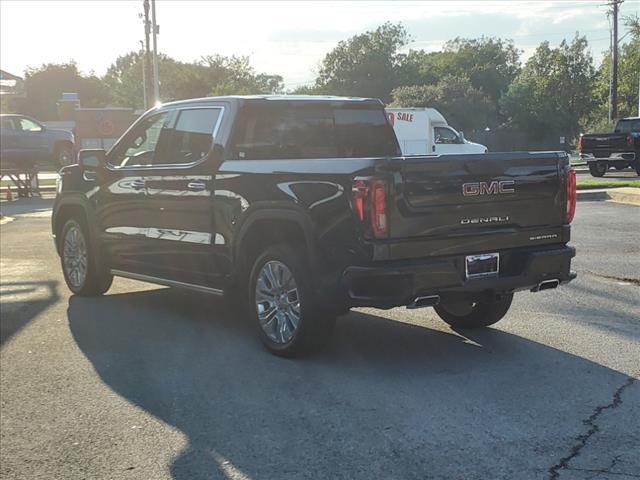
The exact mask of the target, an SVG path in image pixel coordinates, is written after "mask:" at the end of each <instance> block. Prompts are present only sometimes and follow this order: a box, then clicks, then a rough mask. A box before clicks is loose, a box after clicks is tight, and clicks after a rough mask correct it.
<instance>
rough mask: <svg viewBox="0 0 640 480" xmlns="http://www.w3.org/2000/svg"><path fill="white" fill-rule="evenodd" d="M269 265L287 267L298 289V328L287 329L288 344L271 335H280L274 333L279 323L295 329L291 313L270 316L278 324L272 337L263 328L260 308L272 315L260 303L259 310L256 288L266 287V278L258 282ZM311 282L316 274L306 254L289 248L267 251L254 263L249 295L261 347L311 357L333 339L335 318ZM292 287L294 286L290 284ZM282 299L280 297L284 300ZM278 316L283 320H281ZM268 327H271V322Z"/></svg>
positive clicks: (274, 247) (276, 353)
mask: <svg viewBox="0 0 640 480" xmlns="http://www.w3.org/2000/svg"><path fill="white" fill-rule="evenodd" d="M267 264H270V265H279V264H282V265H284V266H285V267H286V268H287V269H288V273H289V274H291V276H292V278H293V281H294V283H293V285H295V286H296V287H297V289H296V295H295V297H294V300H295V299H296V298H297V302H298V303H297V305H298V308H297V312H298V317H297V319H298V320H297V327H294V328H289V329H288V330H289V331H292V332H293V333H292V336H291V337H290V338H289V339H288V340H287V339H284V338H280V340H278V341H276V340H274V338H272V337H271V336H270V334H275V335H276V336H277V335H278V334H277V333H274V332H275V330H277V329H278V325H280V323H285V324H286V325H288V326H290V327H293V326H294V323H293V322H292V321H291V318H294V317H292V316H289V314H288V313H282V314H281V313H280V312H281V311H280V310H277V309H276V311H277V313H276V314H275V315H273V316H271V318H272V320H271V322H275V324H273V323H272V325H273V330H274V331H273V332H270V333H267V326H265V327H264V328H263V326H262V323H261V321H260V318H259V314H258V309H259V308H265V311H273V310H270V309H269V308H268V307H269V306H268V305H267V307H265V306H264V305H263V304H262V303H261V304H260V306H259V305H258V302H257V300H259V299H257V291H256V290H257V288H256V287H257V286H258V282H259V281H261V282H262V283H261V285H263V286H264V277H261V278H262V279H261V280H259V277H260V276H261V275H262V273H263V267H264V268H268V266H267ZM312 279H313V274H312V272H311V268H310V267H309V265H308V262H307V261H306V259H305V256H304V254H303V252H301V251H299V250H297V249H295V248H294V247H292V246H289V245H286V244H278V245H273V246H270V247H268V248H267V249H266V250H264V251H263V252H262V253H261V254H260V255H258V256H257V258H256V259H255V261H254V262H253V267H252V268H251V273H250V275H249V282H248V283H249V285H248V290H249V291H248V292H247V293H248V297H249V300H250V301H249V309H250V312H251V313H250V315H251V316H252V318H253V321H254V322H255V324H256V327H257V329H258V334H259V336H260V340H262V343H263V344H264V345H265V347H266V348H267V349H268V350H269V351H270V352H271V353H273V354H275V355H279V356H282V357H298V356H303V355H308V354H310V353H314V352H316V351H318V350H319V349H320V348H322V347H323V346H324V345H325V344H326V342H327V340H328V339H329V337H330V336H331V332H332V330H333V326H334V325H335V315H334V314H331V313H330V312H329V311H328V310H327V309H324V308H322V305H321V302H320V299H319V298H318V294H317V291H316V289H315V288H314V287H313V282H312ZM289 285H290V286H291V284H289ZM283 290H284V291H287V289H286V288H283ZM291 291H293V290H291ZM283 295H284V296H285V297H286V299H285V301H286V302H289V303H288V304H293V303H294V302H290V299H289V297H288V294H283ZM283 295H281V297H280V299H281V300H282V298H283ZM278 315H281V316H280V317H278ZM265 317H266V318H268V317H269V315H265ZM266 323H269V321H267V322H266ZM280 335H281V336H282V333H280Z"/></svg>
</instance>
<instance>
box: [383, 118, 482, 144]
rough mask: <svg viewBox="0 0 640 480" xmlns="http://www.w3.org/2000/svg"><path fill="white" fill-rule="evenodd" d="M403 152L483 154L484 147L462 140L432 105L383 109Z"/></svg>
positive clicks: (461, 135)
mask: <svg viewBox="0 0 640 480" xmlns="http://www.w3.org/2000/svg"><path fill="white" fill-rule="evenodd" d="M386 112H387V115H388V116H389V123H391V126H392V127H393V130H394V131H395V132H396V137H397V138H398V143H399V144H400V148H401V149H402V154H403V155H447V154H460V153H486V152H487V147H485V146H484V145H480V144H479V143H473V142H469V141H468V140H465V138H464V135H463V134H462V132H457V131H456V130H455V129H454V128H452V127H450V126H449V125H448V124H447V121H446V120H445V118H444V117H443V116H442V114H441V113H440V112H439V111H438V110H436V109H435V108H387V109H386Z"/></svg>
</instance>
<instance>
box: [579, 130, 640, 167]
mask: <svg viewBox="0 0 640 480" xmlns="http://www.w3.org/2000/svg"><path fill="white" fill-rule="evenodd" d="M578 149H579V150H580V158H582V159H583V160H585V161H586V162H587V164H588V165H589V172H591V175H593V176H594V177H602V176H603V175H604V174H605V173H607V170H608V169H609V167H614V168H615V169H617V170H622V169H625V168H627V167H632V168H634V169H635V170H636V173H637V174H638V175H640V117H631V118H622V119H620V120H618V123H617V124H616V128H615V129H614V130H613V133H592V134H589V135H584V134H583V135H580V140H579V143H578Z"/></svg>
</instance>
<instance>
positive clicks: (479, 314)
mask: <svg viewBox="0 0 640 480" xmlns="http://www.w3.org/2000/svg"><path fill="white" fill-rule="evenodd" d="M512 301H513V293H506V294H503V295H500V296H499V297H497V298H495V299H492V300H479V301H477V302H473V301H472V300H469V301H468V302H456V303H449V304H448V303H440V304H438V305H436V306H435V307H434V308H435V310H436V313H437V314H438V315H439V316H440V318H441V319H442V320H444V321H445V322H446V323H448V324H449V325H451V326H452V327H453V328H482V327H488V326H489V325H493V324H494V323H496V322H498V321H499V320H501V319H502V317H504V316H505V315H506V314H507V312H508V311H509V307H511V302H512Z"/></svg>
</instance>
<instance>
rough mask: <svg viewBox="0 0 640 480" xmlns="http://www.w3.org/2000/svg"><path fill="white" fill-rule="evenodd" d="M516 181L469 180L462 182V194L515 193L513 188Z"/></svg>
mask: <svg viewBox="0 0 640 480" xmlns="http://www.w3.org/2000/svg"><path fill="white" fill-rule="evenodd" d="M515 184H516V182H514V181H513V180H503V181H501V182H498V181H497V180H494V181H493V182H490V183H488V182H469V183H463V184H462V195H464V196H465V197H473V196H476V195H503V194H507V193H516V191H515V189H514V188H513V187H514V185H515Z"/></svg>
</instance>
